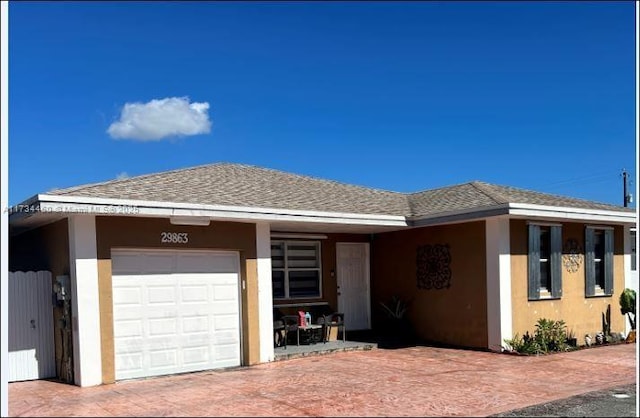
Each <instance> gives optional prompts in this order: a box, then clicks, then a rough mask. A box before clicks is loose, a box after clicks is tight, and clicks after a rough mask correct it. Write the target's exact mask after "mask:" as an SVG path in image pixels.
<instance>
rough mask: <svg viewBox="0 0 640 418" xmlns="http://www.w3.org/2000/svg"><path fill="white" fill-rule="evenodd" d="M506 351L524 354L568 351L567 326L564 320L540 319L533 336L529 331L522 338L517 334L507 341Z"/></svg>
mask: <svg viewBox="0 0 640 418" xmlns="http://www.w3.org/2000/svg"><path fill="white" fill-rule="evenodd" d="M504 342H505V344H506V347H505V348H506V349H507V350H508V351H516V352H518V353H522V354H546V353H549V352H554V351H566V350H568V349H569V345H568V344H567V326H566V324H565V322H564V321H563V320H560V321H554V320H552V319H546V318H540V319H538V323H537V324H536V330H535V333H534V335H533V336H531V335H529V332H528V331H527V332H526V333H525V334H524V335H523V336H522V337H520V336H519V335H518V334H516V335H515V336H514V337H513V338H512V339H505V340H504Z"/></svg>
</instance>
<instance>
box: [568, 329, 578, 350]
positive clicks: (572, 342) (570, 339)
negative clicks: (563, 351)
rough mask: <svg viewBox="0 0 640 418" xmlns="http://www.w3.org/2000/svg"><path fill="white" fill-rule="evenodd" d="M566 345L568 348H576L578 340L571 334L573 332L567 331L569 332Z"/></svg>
mask: <svg viewBox="0 0 640 418" xmlns="http://www.w3.org/2000/svg"><path fill="white" fill-rule="evenodd" d="M567 344H568V345H569V346H570V347H577V346H578V339H577V338H576V334H575V333H574V332H573V330H569V332H567Z"/></svg>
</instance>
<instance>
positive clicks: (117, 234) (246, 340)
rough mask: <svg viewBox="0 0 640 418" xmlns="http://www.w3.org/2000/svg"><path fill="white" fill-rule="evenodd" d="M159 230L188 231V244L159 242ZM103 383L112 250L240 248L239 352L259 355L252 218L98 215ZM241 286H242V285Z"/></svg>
mask: <svg viewBox="0 0 640 418" xmlns="http://www.w3.org/2000/svg"><path fill="white" fill-rule="evenodd" d="M161 232H187V233H188V234H189V242H188V243H187V244H177V243H161V240H160V239H161ZM96 239H97V243H98V246H97V252H98V281H99V292H100V295H99V297H100V327H101V336H102V340H101V348H102V373H103V383H111V382H113V381H114V380H115V364H114V362H115V354H114V345H113V344H114V343H113V293H112V286H111V280H112V275H111V250H112V249H113V248H143V249H160V248H162V249H209V250H226V251H238V252H239V254H240V278H241V280H244V281H245V283H246V286H245V289H244V290H242V297H241V303H242V309H241V317H242V357H243V361H242V362H243V364H244V365H251V364H256V363H258V362H259V361H260V345H259V344H260V337H259V322H258V321H259V315H258V280H257V279H258V277H257V260H256V226H255V224H245V223H235V222H211V224H210V225H209V226H182V225H180V226H178V225H172V224H171V223H170V222H169V220H168V219H150V218H147V219H140V218H131V217H117V218H116V217H106V216H103V217H96ZM241 289H242V286H241Z"/></svg>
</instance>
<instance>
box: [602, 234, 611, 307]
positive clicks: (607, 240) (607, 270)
mask: <svg viewBox="0 0 640 418" xmlns="http://www.w3.org/2000/svg"><path fill="white" fill-rule="evenodd" d="M604 293H605V294H607V295H612V294H613V229H605V230H604Z"/></svg>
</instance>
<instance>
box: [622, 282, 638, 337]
mask: <svg viewBox="0 0 640 418" xmlns="http://www.w3.org/2000/svg"><path fill="white" fill-rule="evenodd" d="M620 313H621V314H622V315H627V318H629V325H631V329H636V291H635V290H633V289H628V288H627V289H624V290H623V291H622V294H620Z"/></svg>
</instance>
